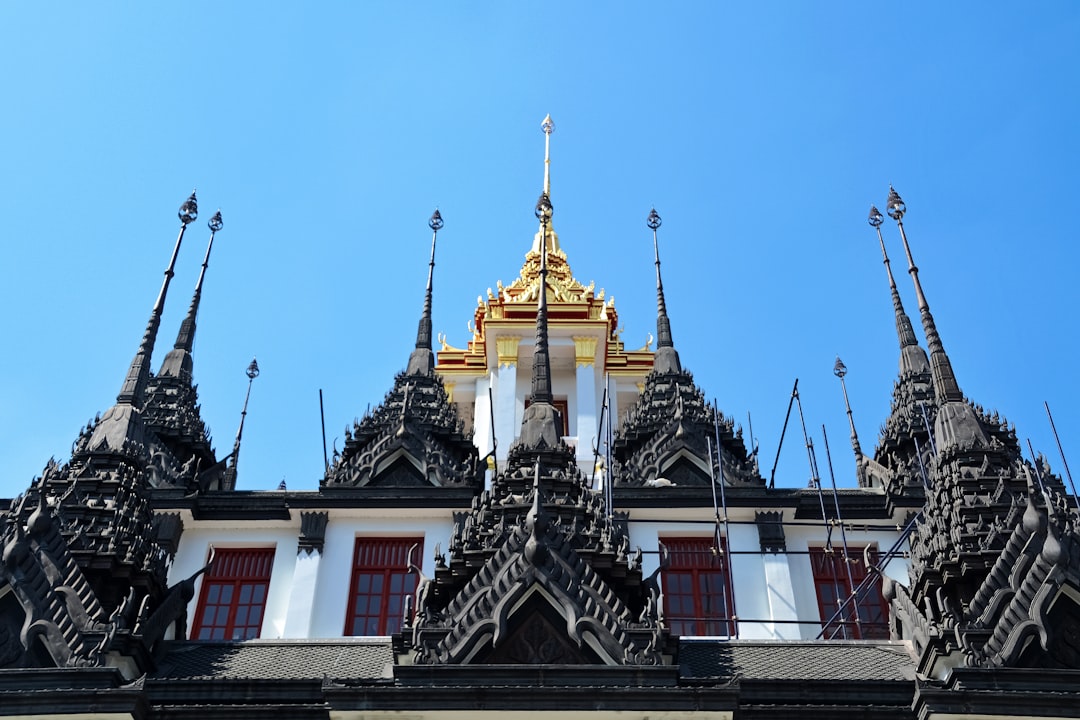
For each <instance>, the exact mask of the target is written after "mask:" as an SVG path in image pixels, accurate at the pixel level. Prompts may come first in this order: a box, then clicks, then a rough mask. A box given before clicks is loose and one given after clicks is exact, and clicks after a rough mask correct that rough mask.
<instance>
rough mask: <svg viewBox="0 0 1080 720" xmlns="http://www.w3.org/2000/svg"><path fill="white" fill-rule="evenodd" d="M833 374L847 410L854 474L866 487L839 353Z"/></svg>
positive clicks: (860, 451)
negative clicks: (838, 383) (841, 389)
mask: <svg viewBox="0 0 1080 720" xmlns="http://www.w3.org/2000/svg"><path fill="white" fill-rule="evenodd" d="M833 375H835V376H836V377H838V378H840V387H841V388H843V391H844V408H845V409H846V410H847V419H848V427H850V428H851V449H852V450H853V451H854V452H855V475H856V477H857V478H858V481H859V487H866V485H867V482H866V469H865V467H864V466H863V451H862V446H861V445H860V444H859V433H857V432H856V431H855V417H854V416H853V415H852V413H851V402H850V401H849V400H848V394H847V383H846V382H845V381H844V376H845V375H847V365H844V363H843V361H842V360H840V356H839V355H837V356H836V363H835V364H834V365H833Z"/></svg>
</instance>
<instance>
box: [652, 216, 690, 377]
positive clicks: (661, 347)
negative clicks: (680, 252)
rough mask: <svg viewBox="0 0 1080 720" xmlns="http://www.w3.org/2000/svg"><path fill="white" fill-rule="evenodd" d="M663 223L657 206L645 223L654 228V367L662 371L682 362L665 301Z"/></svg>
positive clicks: (666, 370) (677, 369)
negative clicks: (660, 238) (660, 232)
mask: <svg viewBox="0 0 1080 720" xmlns="http://www.w3.org/2000/svg"><path fill="white" fill-rule="evenodd" d="M661 224H663V221H662V220H661V219H660V213H658V212H656V208H652V209H651V210H650V211H649V216H648V217H647V218H645V225H647V226H648V228H649V229H650V230H652V238H653V255H654V257H655V258H656V354H655V355H654V356H653V369H654V370H655V371H657V372H661V373H670V372H679V370H681V364H680V362H679V354H678V353H677V352H676V351H675V342H674V340H672V337H671V320H669V319H668V314H667V303H666V302H665V301H664V281H663V280H662V279H661V277H660V245H659V243H658V241H657V238H656V230H657V229H658V228H659V227H660V225H661Z"/></svg>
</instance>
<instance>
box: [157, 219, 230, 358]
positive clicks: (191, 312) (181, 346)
mask: <svg viewBox="0 0 1080 720" xmlns="http://www.w3.org/2000/svg"><path fill="white" fill-rule="evenodd" d="M206 226H207V227H208V228H210V241H209V242H208V243H207V244H206V255H205V256H204V257H203V262H202V268H201V269H200V270H199V279H198V281H197V282H196V283H195V292H194V294H193V295H192V296H191V305H189V306H188V312H187V315H186V316H185V317H184V321H183V322H182V323H181V324H180V332H179V333H178V334H177V336H176V343H175V344H174V345H173V348H175V349H176V350H182V351H184V352H186V353H191V349H192V347H194V344H195V319H196V317H197V315H198V313H199V302H200V301H201V300H202V286H203V280H204V279H205V278H206V269H207V268H208V267H209V266H210V251H211V250H212V249H213V247H214V236H215V235H217V233H218V232H220V231H221V228H222V227H224V226H225V223H223V222H222V220H221V210H218V211H217V212H216V213H214V217H212V218H210V220H209V221H207V223H206ZM162 372H163V373H164V372H165V368H164V367H162Z"/></svg>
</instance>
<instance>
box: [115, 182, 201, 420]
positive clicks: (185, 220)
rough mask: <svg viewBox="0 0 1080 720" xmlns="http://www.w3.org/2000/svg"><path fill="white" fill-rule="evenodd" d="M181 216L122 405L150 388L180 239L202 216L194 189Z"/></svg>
mask: <svg viewBox="0 0 1080 720" xmlns="http://www.w3.org/2000/svg"><path fill="white" fill-rule="evenodd" d="M177 216H178V217H179V218H180V234H179V235H177V237H176V245H175V246H174V247H173V252H172V257H171V258H170V259H169V266H168V267H167V268H165V279H164V280H163V281H162V283H161V290H160V292H158V296H157V300H156V301H154V308H153V310H151V312H150V320H149V321H148V322H147V324H146V332H144V333H143V338H142V342H140V343H139V349H138V351H137V352H136V353H135V358H134V359H133V360H132V361H131V367H129V368H128V374H127V378H125V380H124V384H123V386H122V387H121V388H120V394H119V395H118V396H117V397H116V403H117V404H118V405H132V406H134V405H135V404H136V403H138V402H142V400H143V391H144V390H145V389H146V383H147V381H149V379H150V356H151V355H153V354H154V342H155V341H156V340H157V331H158V327H159V326H160V325H161V313H162V311H163V310H164V308H165V296H166V294H167V293H168V291H169V282H170V281H171V280H172V277H173V270H174V268H175V267H176V256H177V255H178V254H179V253H180V243H181V242H182V241H183V239H184V230H186V229H187V226H188V225H189V224H190V223H192V222H193V221H194V220H195V218H197V217H198V216H199V208H198V204H197V203H196V200H195V192H194V191H192V193H191V196H190V197H188V199H187V200H186V201H185V202H184V204H183V205H181V206H180V210H179V211H178V212H177Z"/></svg>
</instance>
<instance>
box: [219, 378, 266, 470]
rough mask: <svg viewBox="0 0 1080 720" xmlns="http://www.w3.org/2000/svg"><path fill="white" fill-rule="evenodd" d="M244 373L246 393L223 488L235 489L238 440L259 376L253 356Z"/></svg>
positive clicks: (238, 449) (242, 431)
mask: <svg viewBox="0 0 1080 720" xmlns="http://www.w3.org/2000/svg"><path fill="white" fill-rule="evenodd" d="M244 373H245V374H246V375H247V376H248V386H247V394H246V395H244V409H243V410H241V411H240V427H239V428H237V430H236V441H235V442H234V443H233V451H232V455H230V457H231V458H232V461H231V462H230V463H229V467H228V468H227V469H226V470H225V481H224V483H223V487H222V489H223V490H235V489H236V463H237V461H238V460H239V459H240V440H241V438H243V436H244V420H246V419H247V409H248V400H250V399H251V383H253V382H254V381H255V378H257V377H259V363H257V362H256V361H255V358H252V359H251V364H250V365H248V366H247V370H245V371H244Z"/></svg>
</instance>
